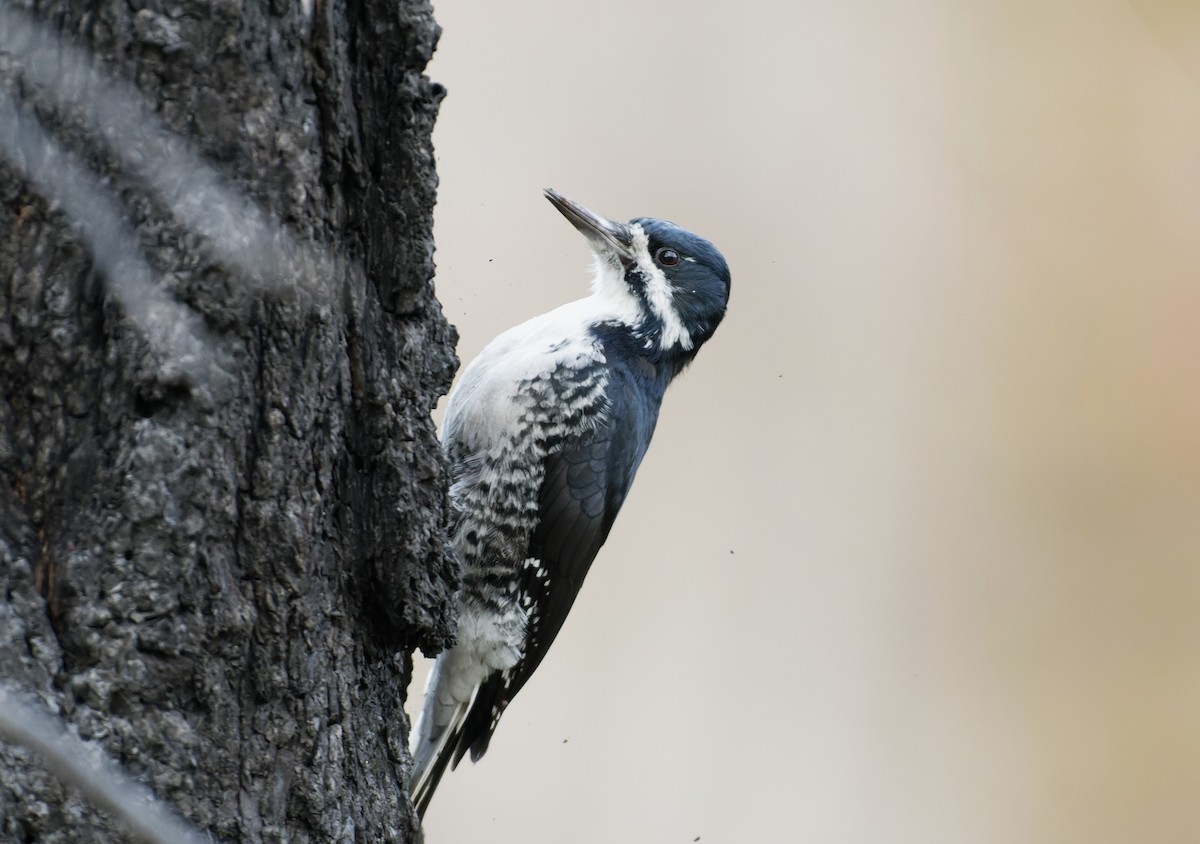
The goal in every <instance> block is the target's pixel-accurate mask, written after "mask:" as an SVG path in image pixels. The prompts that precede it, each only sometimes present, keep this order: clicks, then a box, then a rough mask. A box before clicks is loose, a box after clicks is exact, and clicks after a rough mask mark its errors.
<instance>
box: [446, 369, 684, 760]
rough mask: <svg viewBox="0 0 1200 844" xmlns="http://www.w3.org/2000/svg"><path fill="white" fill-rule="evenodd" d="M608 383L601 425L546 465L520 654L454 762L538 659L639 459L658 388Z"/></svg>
mask: <svg viewBox="0 0 1200 844" xmlns="http://www.w3.org/2000/svg"><path fill="white" fill-rule="evenodd" d="M613 381H614V382H615V383H612V384H611V387H610V390H609V393H608V400H609V401H608V408H607V412H606V413H605V414H604V417H603V418H604V421H603V423H602V424H601V425H600V426H599V427H597V428H596V429H594V430H592V431H589V432H588V433H586V434H584V435H582V436H580V437H577V438H574V439H569V440H566V441H565V442H564V443H563V444H562V448H561V449H560V450H559V451H557V452H555V453H553V454H551V455H550V456H549V457H548V458H547V460H546V471H545V477H544V478H543V481H542V488H541V493H540V496H539V505H538V511H539V523H538V527H537V530H536V531H535V532H534V535H533V537H532V539H531V541H530V547H529V554H528V556H529V557H531V558H534V559H537V560H540V561H541V569H542V572H543V575H542V576H539V575H538V570H537V569H535V568H529V569H526V576H525V579H524V582H523V583H522V589H523V591H524V593H525V594H528V595H529V596H531V598H532V609H531V614H530V619H529V630H528V634H527V636H526V643H525V650H524V653H523V654H522V656H521V660H520V661H519V662H518V663H517V664H516V665H515V666H513V667H512V668H511V669H509V670H508V671H506V672H503V673H502V674H501V673H497V674H495V675H493V676H492V677H490V678H489V679H488V681H487V682H485V683H484V684H483V686H481V687H480V689H479V692H478V693H477V694H476V696H475V701H474V702H473V703H472V705H471V711H470V712H469V713H468V714H467V718H466V721H465V723H464V725H463V730H462V733H461V735H460V736H459V740H458V746H457V748H456V751H455V755H454V764H455V765H457V764H458V762H459V760H460V759H461V758H462V757H463V755H464V754H465V753H466V752H467V751H468V750H470V752H471V759H472V760H473V761H474V760H477V759H479V757H481V756H483V754H484V753H485V752H486V751H487V746H488V742H489V740H490V739H491V736H492V732H493V731H494V730H495V728H496V723H497V721H498V720H499V717H500V714H501V713H502V712H503V711H504V708H505V707H506V706H507V705H508V703H509V702H510V701H511V700H512V699H513V697H514V696H516V694H517V692H518V691H520V690H521V687H522V686H524V685H525V683H526V681H527V680H528V679H529V678H530V676H531V675H532V674H533V672H534V669H536V668H537V667H538V665H539V664H540V663H541V661H542V659H543V658H544V657H545V655H546V651H547V650H549V648H550V644H551V643H552V642H553V641H554V638H555V637H556V636H557V635H558V632H559V630H561V629H562V626H563V622H565V621H566V618H567V614H568V613H569V612H570V610H571V606H572V604H574V603H575V597H576V596H577V595H578V594H579V589H580V587H581V586H582V585H583V580H584V577H585V576H586V575H587V572H588V569H589V568H590V567H591V564H592V561H593V560H594V559H595V558H596V554H597V553H598V552H599V551H600V546H601V545H603V544H604V541H605V539H607V538H608V533H609V530H610V529H611V528H612V525H613V520H614V519H616V517H617V512H618V511H619V510H620V509H621V504H622V503H623V502H624V501H625V496H626V495H627V494H628V492H629V487H630V485H631V484H632V483H633V476H634V474H635V473H636V472H637V468H638V465H639V464H640V463H641V462H642V457H644V456H645V454H646V448H647V446H648V445H649V444H650V437H651V435H652V434H653V433H654V425H655V423H656V422H657V419H658V408H659V403H660V401H661V398H662V392H661V389H659V390H655V389H653V386H651V385H646V384H644V383H638V382H637V381H635V379H633V378H632V377H630V376H629V375H625V376H624V377H621V374H620V373H614V379H613ZM613 388H615V389H613Z"/></svg>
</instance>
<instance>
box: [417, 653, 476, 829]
mask: <svg viewBox="0 0 1200 844" xmlns="http://www.w3.org/2000/svg"><path fill="white" fill-rule="evenodd" d="M443 668H444V660H443V659H441V658H439V659H438V660H437V662H435V663H434V665H433V670H432V671H430V673H429V679H428V681H426V683H425V703H424V706H423V707H422V709H421V714H420V715H419V716H417V722H416V724H415V725H414V726H413V731H412V738H411V740H410V749H411V752H412V757H413V771H412V777H411V778H410V780H409V783H410V787H409V792H410V794H411V795H412V800H413V803H414V804H415V805H416V807H417V814H418V816H420V817H424V816H425V809H426V808H427V807H428V806H429V801H430V800H431V799H433V792H434V790H435V789H436V788H437V785H438V783H439V782H440V781H441V779H442V775H443V774H444V773H445V772H446V767H447V766H448V765H450V762H451V759H452V758H453V756H454V749H455V745H456V744H457V742H458V737H459V735H460V734H461V733H462V727H463V723H464V722H465V721H466V718H467V712H468V711H470V708H471V701H472V700H474V697H475V695H474V693H472V695H471V697H470V698H468V699H467V700H464V701H462V702H460V703H451V704H450V705H449V706H447V704H445V703H444V702H442V701H440V700H439V691H440V687H441V679H442V678H441V673H442V670H443ZM476 691H478V690H476ZM447 714H448V715H449V717H447ZM439 715H440V716H441V717H438V716H439ZM439 722H440V726H439Z"/></svg>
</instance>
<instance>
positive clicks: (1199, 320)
mask: <svg viewBox="0 0 1200 844" xmlns="http://www.w3.org/2000/svg"><path fill="white" fill-rule="evenodd" d="M436 11H437V15H438V18H439V20H440V22H441V23H442V25H443V26H444V27H445V33H444V35H443V38H442V41H441V46H440V48H439V52H438V55H437V58H436V60H435V62H434V64H433V66H432V68H431V74H432V75H433V76H434V78H436V79H437V80H439V81H442V82H444V83H446V85H447V86H448V88H449V90H450V95H449V97H448V99H447V100H446V101H445V103H444V106H443V110H442V115H441V117H440V119H439V122H438V126H437V131H436V133H435V141H436V144H437V153H438V160H439V171H440V174H441V179H442V187H441V191H440V199H439V205H438V209H437V238H438V255H437V258H438V267H439V272H438V280H437V285H438V293H439V296H440V297H441V300H442V302H443V303H444V305H445V308H446V310H447V312H448V315H449V317H450V319H451V320H452V321H453V322H455V323H456V324H457V325H458V327H459V329H460V331H461V333H462V341H461V343H460V346H459V350H460V354H461V356H462V357H463V359H464V361H465V360H468V359H470V358H471V357H473V356H474V355H475V354H476V353H477V352H478V351H479V349H480V348H481V347H482V346H483V345H484V344H485V343H486V342H487V341H488V340H489V339H491V338H492V337H493V336H495V335H496V334H497V333H499V332H500V331H501V330H503V329H505V328H507V327H508V326H510V325H512V324H515V323H517V322H519V321H521V320H524V319H526V318H527V317H530V316H532V315H534V314H537V313H540V312H542V311H545V310H548V309H549V308H551V307H553V306H555V305H558V304H560V303H562V302H565V301H567V300H569V299H572V298H577V297H579V296H581V295H583V294H584V293H585V292H586V286H587V274H586V270H587V266H588V262H589V259H588V254H587V250H586V247H585V244H584V241H583V239H582V238H581V237H580V236H579V235H578V234H577V233H576V232H575V230H574V229H573V228H572V227H571V226H570V225H569V224H568V223H567V222H566V221H565V220H563V219H562V218H561V217H560V216H559V214H558V213H557V212H556V211H555V210H554V209H553V208H552V207H551V206H550V205H549V204H547V203H546V201H545V200H544V199H543V198H542V196H541V189H542V188H543V187H547V186H551V187H555V188H557V189H559V190H560V191H562V192H563V193H565V194H566V195H567V196H569V197H571V198H573V199H577V200H579V201H581V202H583V203H584V204H585V205H588V206H589V207H591V208H593V209H595V210H597V211H599V212H601V213H604V214H608V215H610V216H614V217H619V218H628V217H632V216H640V215H648V216H659V217H666V218H668V219H672V220H674V221H676V222H678V223H680V224H682V225H684V226H685V227H687V228H691V229H693V230H694V231H696V232H698V233H700V234H702V235H705V236H707V237H709V238H711V239H712V240H713V241H714V242H715V243H716V244H717V245H718V246H719V247H720V248H721V249H722V251H723V252H724V253H725V255H726V257H727V258H728V259H729V263H730V265H731V267H732V270H733V296H732V301H731V307H730V311H729V315H728V317H727V319H726V322H725V323H724V325H723V326H722V327H721V329H720V331H718V333H717V335H716V337H715V338H714V339H713V340H712V341H711V342H710V343H709V345H708V346H706V347H705V348H704V350H703V351H702V353H701V354H700V356H699V358H698V360H697V362H696V364H695V366H694V367H693V368H692V369H691V370H690V371H689V372H687V373H686V375H685V376H684V377H683V378H682V380H681V381H679V382H677V383H676V384H675V386H674V387H673V388H672V389H671V391H670V392H669V393H668V396H667V401H666V403H665V405H664V409H663V414H662V418H661V421H660V425H659V429H658V433H657V436H656V440H655V443H654V445H653V447H652V448H651V449H650V453H649V456H648V457H647V459H646V461H645V463H644V464H643V466H642V469H641V472H640V474H639V476H638V479H637V483H636V484H635V485H634V489H633V493H632V495H631V496H630V498H629V500H628V502H627V503H626V505H625V508H624V511H623V512H622V513H621V517H620V518H619V519H618V520H617V524H616V528H615V530H614V532H613V534H612V537H611V538H610V540H609V542H608V544H607V546H606V547H605V548H604V550H603V551H602V552H601V555H600V558H599V559H598V561H597V563H596V565H595V567H594V568H593V569H592V573H591V575H590V576H589V580H588V582H587V584H586V586H585V587H584V590H583V593H582V595H581V597H580V600H579V602H578V604H577V605H576V608H575V610H574V612H573V614H572V616H571V618H570V620H569V621H568V623H567V625H566V628H565V629H564V631H563V633H562V635H561V636H560V638H559V640H558V641H557V642H556V643H555V645H554V648H553V649H552V650H551V652H550V655H549V657H548V659H547V660H546V662H545V663H544V664H543V666H542V667H541V669H540V670H539V671H538V673H537V675H536V676H535V678H534V679H533V681H532V682H531V683H530V684H529V685H528V686H527V687H526V688H525V690H524V691H523V692H522V693H521V694H520V695H519V696H518V698H517V700H516V702H515V703H514V704H513V705H512V706H511V707H510V709H509V710H508V712H507V713H506V715H505V717H504V721H503V723H502V724H501V726H500V729H499V731H498V732H497V735H496V738H495V740H494V741H493V742H492V746H491V750H490V752H489V753H488V755H487V757H486V758H485V759H484V760H483V761H482V762H481V763H480V764H478V765H476V766H471V765H469V764H465V765H464V766H462V767H460V768H459V770H458V771H456V772H454V773H453V774H450V775H448V776H447V777H446V779H445V780H444V781H443V783H442V786H441V788H440V790H439V792H438V794H437V797H436V798H435V800H434V802H433V805H432V807H431V809H430V812H429V814H428V817H427V830H428V832H427V836H428V841H430V842H431V844H441V843H442V842H466V841H483V840H486V841H490V842H523V844H528V842H567V841H569V842H612V841H622V842H646V844H650V843H651V842H653V844H666V842H681V844H687V843H688V842H694V841H697V840H699V841H701V842H704V844H720V843H721V842H739V843H740V842H791V841H796V842H801V841H814V842H816V841H819V842H872V844H875V842H881V841H886V842H921V844H928V842H956V844H957V842H973V844H974V843H975V842H997V844H999V843H1000V842H1003V843H1004V844H1011V842H1015V841H1020V842H1047V844H1062V842H1088V843H1089V844H1094V843H1095V842H1131V841H1147V842H1149V841H1152V842H1191V841H1197V840H1200V5H1198V4H1196V3H1195V2H1191V0H1188V2H1155V1H1154V0H1149V1H1148V2H1105V0H1013V2H1006V3H993V2H987V0H976V2H946V0H942V1H941V2H929V1H928V0H917V2H913V3H905V4H893V3H885V2H880V0H876V2H862V1H861V0H857V1H855V0H851V2H842V3H814V2H796V0H786V2H744V3H727V2H697V3H669V2H665V0H658V2H651V0H614V2H608V3H602V4H594V3H593V4H587V3H563V2H559V0H514V2H509V3H479V2H470V0H440V2H438V3H437V7H436ZM419 697H420V686H419V685H418V686H417V687H415V688H414V689H413V695H412V697H411V698H410V701H409V707H410V709H413V708H415V707H416V705H417V701H418V700H419Z"/></svg>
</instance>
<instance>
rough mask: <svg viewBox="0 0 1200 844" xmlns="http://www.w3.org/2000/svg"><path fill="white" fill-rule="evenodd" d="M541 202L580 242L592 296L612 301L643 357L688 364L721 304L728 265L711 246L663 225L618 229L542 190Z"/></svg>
mask: <svg viewBox="0 0 1200 844" xmlns="http://www.w3.org/2000/svg"><path fill="white" fill-rule="evenodd" d="M546 198H547V199H549V200H550V202H551V203H552V204H553V205H554V207H555V208H557V209H558V210H559V211H561V212H562V214H563V216H564V217H566V218H567V219H568V220H570V221H571V223H572V224H573V225H574V226H575V228H577V229H579V231H580V232H582V233H583V235H584V236H585V237H586V238H587V239H588V242H589V243H590V244H591V247H592V252H594V253H595V256H596V278H595V280H594V282H593V287H594V289H595V293H596V294H598V295H600V296H602V297H604V298H606V299H611V300H612V301H613V304H614V305H615V306H616V307H615V309H614V310H615V311H616V312H617V313H620V314H622V321H623V322H625V323H627V324H628V326H629V327H630V328H631V329H632V330H633V333H634V335H635V336H637V337H638V338H639V339H640V340H641V341H642V345H643V346H644V348H645V350H646V352H648V353H649V354H650V355H651V356H653V357H655V358H659V357H661V358H666V359H672V360H675V361H677V362H678V365H679V366H683V365H685V364H686V363H687V362H688V361H690V360H691V359H692V358H693V357H694V356H695V354H696V351H697V349H699V348H700V345H701V344H702V343H703V342H704V341H705V340H707V339H708V338H709V337H711V336H712V334H713V332H714V331H716V329H717V324H718V323H720V321H721V318H722V317H723V316H725V306H726V304H727V303H728V302H729V281H730V279H729V265H728V264H726V263H725V259H724V258H723V257H722V256H721V253H720V252H718V251H717V249H716V247H714V246H713V245H712V244H711V243H709V242H708V241H707V240H705V239H704V238H702V237H698V236H697V235H694V234H692V233H691V232H689V231H686V230H684V229H681V228H680V227H679V226H677V225H675V224H674V223H669V222H667V221H666V220H655V219H653V218H650V217H637V218H635V219H632V220H630V221H629V222H628V223H618V222H615V221H613V220H609V219H607V218H605V217H601V216H600V215H599V214H595V213H593V212H591V211H589V210H588V209H586V208H584V207H583V206H582V205H580V204H579V203H577V202H572V201H571V200H569V199H567V198H566V197H565V196H563V195H562V194H560V193H558V192H556V191H553V190H550V189H549V188H547V189H546Z"/></svg>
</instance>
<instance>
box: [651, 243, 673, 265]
mask: <svg viewBox="0 0 1200 844" xmlns="http://www.w3.org/2000/svg"><path fill="white" fill-rule="evenodd" d="M654 260H656V261H658V263H660V264H662V265H663V266H664V267H673V266H675V265H676V264H678V263H679V253H678V252H676V251H675V250H674V249H668V248H667V247H665V246H664V247H662V248H661V249H659V250H658V251H657V252H655V253H654Z"/></svg>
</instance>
